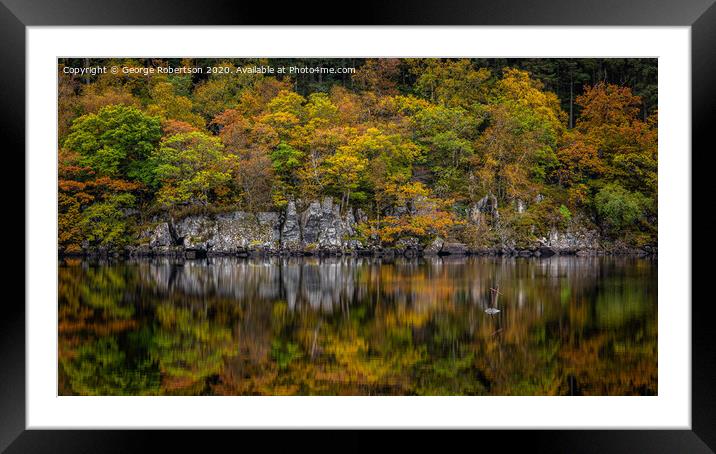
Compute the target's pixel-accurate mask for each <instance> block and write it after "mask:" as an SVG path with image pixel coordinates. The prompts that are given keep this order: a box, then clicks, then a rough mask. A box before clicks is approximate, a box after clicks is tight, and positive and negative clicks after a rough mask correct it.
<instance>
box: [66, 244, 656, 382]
mask: <svg viewBox="0 0 716 454" xmlns="http://www.w3.org/2000/svg"><path fill="white" fill-rule="evenodd" d="M490 309H497V310H499V312H496V313H493V314H491V313H490V312H495V311H491V310H490ZM656 393H657V262H656V261H655V260H650V259H636V258H613V257H593V258H581V257H552V258H547V259H514V258H505V259H503V258H484V257H468V258H447V257H446V258H431V259H427V258H426V259H412V260H408V259H404V260H403V259H396V260H393V261H385V260H383V261H381V260H380V259H373V258H357V259H356V258H330V259H318V258H265V259H233V258H210V259H205V260H194V261H184V262H181V261H176V260H170V259H155V260H145V261H137V262H104V263H97V262H85V261H79V260H67V261H63V262H61V263H60V268H59V394H61V395H65V394H83V395H114V394H130V395H147V394H148V395H164V394H189V395H206V394H218V395H254V394H268V395H283V394H300V395H313V394H327V395H357V394H360V395H364V394H370V395H385V394H398V395H415V394H418V395H579V394H584V395H587V394H597V395H645V394H646V395H650V394H656Z"/></svg>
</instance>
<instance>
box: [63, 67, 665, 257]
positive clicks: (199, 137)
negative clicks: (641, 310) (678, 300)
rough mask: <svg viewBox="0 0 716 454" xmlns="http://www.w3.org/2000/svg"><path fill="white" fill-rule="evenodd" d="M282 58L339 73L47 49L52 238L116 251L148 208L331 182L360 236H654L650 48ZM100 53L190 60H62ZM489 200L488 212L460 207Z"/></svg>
mask: <svg viewBox="0 0 716 454" xmlns="http://www.w3.org/2000/svg"><path fill="white" fill-rule="evenodd" d="M289 63H290V64H292V65H296V64H299V63H300V64H304V65H306V66H310V67H324V68H334V69H335V68H352V71H344V72H342V73H337V71H336V72H330V73H326V74H324V73H318V74H300V75H295V76H291V75H282V74H275V73H274V74H273V75H266V74H261V73H258V74H257V73H253V72H246V71H240V70H239V69H240V68H251V67H256V68H258V67H267V68H270V67H273V68H276V67H280V66H282V65H286V64H288V63H287V61H286V60H279V59H274V60H267V59H265V60H261V59H256V60H247V59H228V60H206V59H204V60H201V59H197V60H178V59H177V60H151V59H142V60H130V59H127V60H95V59H74V60H73V59H66V60H60V62H59V70H58V78H59V79H58V83H59V86H58V93H59V101H58V109H59V110H58V121H59V134H58V147H59V170H58V171H59V188H58V189H59V194H58V198H59V199H58V202H59V220H58V221H59V239H58V241H59V248H60V252H61V253H66V254H77V253H87V252H91V251H97V250H100V251H105V252H106V251H109V252H113V251H114V252H116V251H125V250H126V248H128V247H130V248H131V247H132V246H136V245H137V244H139V243H141V241H142V240H141V236H142V235H141V231H142V229H146V228H148V227H152V226H154V225H155V224H156V222H157V221H158V220H161V219H168V218H170V219H172V220H177V219H181V218H183V217H185V216H187V215H190V214H197V213H221V212H231V211H236V210H241V211H243V212H247V213H258V212H271V211H277V212H280V211H282V210H285V209H286V206H287V204H288V203H289V202H290V201H295V203H296V205H297V206H298V209H299V210H301V209H302V208H305V207H306V206H307V205H308V204H309V203H310V202H311V201H313V200H319V201H320V200H322V199H323V198H324V197H327V196H330V197H332V198H333V200H334V201H335V204H336V205H337V206H338V207H339V210H340V212H341V213H345V212H346V211H347V210H351V211H355V210H360V216H356V221H357V222H356V226H355V229H353V230H352V231H351V234H352V238H354V239H356V240H357V241H361V242H362V244H363V245H366V244H368V243H375V244H379V245H380V246H381V247H390V246H391V245H395V244H396V243H397V242H399V241H400V240H401V239H402V238H410V239H412V240H413V241H417V242H419V243H420V244H421V245H426V244H428V243H429V242H430V241H432V240H433V239H434V238H436V237H439V238H441V239H445V240H448V241H457V242H460V243H464V244H466V245H468V246H469V247H471V248H478V249H479V248H490V247H498V248H499V247H509V248H514V249H520V248H527V247H534V246H535V245H538V244H540V242H541V241H540V240H541V239H544V238H548V237H549V235H550V233H551V232H557V231H559V232H564V231H590V232H596V234H597V235H599V238H600V240H601V243H600V246H599V248H601V249H609V248H617V249H618V248H622V249H623V248H634V247H636V248H641V247H645V246H646V247H647V249H649V248H650V247H655V246H656V237H657V222H656V220H657V203H656V201H657V124H658V122H657V90H656V60H653V59H652V60H646V59H601V60H600V59H473V60H467V59H463V60H460V59H372V60H371V59H368V60H362V59H323V60H322V59H303V60H291V61H290V62H289ZM98 66H103V67H110V66H116V67H120V68H138V69H146V68H166V67H171V68H203V72H201V73H196V72H194V73H192V72H190V71H186V73H181V72H172V73H170V74H166V73H163V72H158V71H155V72H153V73H151V74H150V73H149V72H147V71H138V70H135V71H120V72H119V73H118V74H113V73H111V72H109V71H107V72H105V73H100V74H89V73H86V74H78V73H77V72H72V71H67V69H66V68H78V67H88V68H89V67H98ZM206 68H214V72H212V73H211V74H207V73H206V72H207V71H206ZM348 72H352V73H348ZM485 197H488V198H489V201H491V202H492V203H493V204H494V205H496V207H499V216H500V222H499V225H498V224H497V223H494V222H493V223H488V222H483V223H479V222H470V221H471V218H473V220H474V215H473V211H475V208H474V207H475V206H476V204H477V203H478V202H480V201H481V200H483V205H484V200H485ZM493 201H494V202H493ZM483 211H484V210H483ZM542 242H543V241H542Z"/></svg>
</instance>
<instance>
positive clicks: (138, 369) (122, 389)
mask: <svg viewBox="0 0 716 454" xmlns="http://www.w3.org/2000/svg"><path fill="white" fill-rule="evenodd" d="M61 364H62V367H63V371H64V373H65V374H67V376H68V377H69V381H70V383H71V386H72V389H73V391H74V392H75V393H77V394H80V395H92V396H115V395H120V396H145V395H156V394H159V391H160V380H159V370H158V368H157V367H156V365H155V364H154V363H153V361H151V360H150V359H149V358H146V357H145V358H132V359H130V358H128V356H127V354H126V353H125V351H124V350H122V349H120V347H119V345H118V343H117V340H116V339H115V338H113V337H109V338H102V339H99V340H97V341H96V342H94V343H89V344H86V345H84V346H82V347H80V349H79V351H78V353H77V359H75V360H73V361H61Z"/></svg>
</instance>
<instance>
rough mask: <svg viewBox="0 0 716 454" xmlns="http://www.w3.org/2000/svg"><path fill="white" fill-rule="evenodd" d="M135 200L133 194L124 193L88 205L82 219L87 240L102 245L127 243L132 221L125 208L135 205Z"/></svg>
mask: <svg viewBox="0 0 716 454" xmlns="http://www.w3.org/2000/svg"><path fill="white" fill-rule="evenodd" d="M134 202H135V198H134V196H133V195H132V194H129V193H122V194H117V195H113V196H110V197H108V198H107V199H105V200H104V201H102V202H97V203H94V204H92V205H90V206H89V207H87V209H85V210H84V212H83V213H82V220H81V226H82V230H83V231H84V232H85V237H86V238H87V240H88V241H90V243H92V244H95V245H100V246H120V245H122V244H125V243H126V242H127V240H128V233H129V232H130V221H129V220H128V219H127V216H126V215H125V214H124V211H123V210H125V209H127V208H129V207H131V206H133V205H134Z"/></svg>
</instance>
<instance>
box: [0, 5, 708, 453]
mask: <svg viewBox="0 0 716 454" xmlns="http://www.w3.org/2000/svg"><path fill="white" fill-rule="evenodd" d="M714 1H715V0H679V1H677V0H672V1H668V0H631V1H623V0H601V1H599V2H592V1H588V0H551V1H550V0H539V1H536V0H502V1H500V2H496V1H468V0H441V1H437V0H422V1H420V2H411V1H409V0H399V1H393V2H390V3H387V2H375V1H367V2H366V1H364V2H361V3H354V4H351V5H350V9H351V11H350V13H348V12H346V10H345V9H344V8H341V7H340V5H337V4H335V3H328V2H322V1H319V2H312V3H311V4H310V5H307V4H305V3H293V4H291V3H288V4H280V3H268V2H246V3H245V4H244V3H232V2H228V1H225V0H203V1H201V2H193V3H188V2H176V1H172V0H109V1H108V0H104V1H101V2H98V1H93V0H32V1H29V0H0V42H1V43H2V46H1V48H2V55H1V57H0V62H2V63H3V65H4V66H3V67H2V70H1V71H0V99H2V103H3V107H4V109H2V110H0V115H1V116H2V123H1V125H2V126H0V136H1V137H2V142H0V143H2V144H3V146H4V147H3V148H4V151H5V152H6V153H5V155H6V159H9V155H12V156H14V157H15V159H16V160H17V161H16V163H13V167H12V168H14V170H13V171H10V167H9V165H8V164H6V165H7V166H8V167H5V169H6V171H7V172H8V173H14V174H19V173H20V172H19V169H20V168H21V167H22V168H25V164H24V159H23V158H22V157H24V149H25V132H24V131H25V124H24V122H25V88H26V87H25V75H26V71H27V70H28V68H26V67H25V44H26V38H25V37H26V34H25V32H26V27H28V26H50V25H51V26H63V25H135V26H138V25H147V26H162V25H294V24H305V25H307V24H311V25H320V24H321V23H330V24H334V25H346V26H350V25H453V26H459V25H491V26H495V25H531V26H539V25H551V26H555V25H556V26H560V25H569V26H622V25H625V26H626V25H628V26H690V27H691V64H692V68H691V74H692V150H700V149H703V150H704V152H705V151H707V150H708V149H712V148H713V145H712V143H711V140H710V139H711V138H710V134H709V132H710V129H712V127H711V125H710V123H711V122H710V120H711V118H712V117H713V115H711V114H713V111H714V107H713V105H714V104H713V100H714V99H715V98H716V96H715V95H716V90H714V88H712V86H713V82H715V81H716V6H714ZM309 6H310V7H309ZM321 11H322V12H328V11H333V12H334V13H333V16H332V17H320V16H319V15H318V14H320V12H321ZM702 156H704V154H702V155H701V156H700V155H699V154H698V153H693V152H692V154H691V162H692V169H699V167H700V165H701V166H702V168H703V164H704V163H705V158H704V157H702ZM7 162H9V161H5V163H7ZM25 170H26V171H27V170H28V169H26V168H25ZM693 181H697V179H696V178H694V180H693ZM17 184H19V183H17ZM16 187H17V186H16ZM692 193H693V198H694V200H693V201H692V207H695V206H699V205H700V204H699V201H701V200H700V198H705V197H706V195H700V194H708V192H701V191H699V190H697V187H696V186H692ZM13 198H17V197H16V196H14V195H13ZM18 204H19V201H18ZM19 210H20V208H19V207H18V209H17V210H16V213H19ZM22 210H23V212H24V207H23V208H22ZM706 211H710V212H713V209H712V208H709V210H706ZM702 216H703V215H702ZM706 216H712V215H711V214H706ZM18 217H19V215H18ZM23 219H24V217H23ZM704 221H707V222H705V223H704V224H706V225H710V222H708V221H710V219H704ZM691 222H692V226H693V227H696V224H695V223H694V222H693V220H692V221H691ZM16 227H17V228H19V225H16ZM26 227H27V226H25V224H24V221H23V233H22V235H23V238H24V239H25V242H27V241H29V240H30V238H28V237H27V236H26V234H25V232H26ZM693 227H692V244H693V241H694V239H695V238H697V237H698V238H702V239H703V238H704V236H700V234H699V232H698V231H697V230H696V229H693ZM17 243H18V244H17V246H18V247H19V242H17ZM692 256H693V255H692ZM23 257H24V255H23ZM13 268H15V269H17V270H20V269H22V273H23V277H24V276H25V274H24V273H30V272H32V270H26V269H25V266H24V260H23V266H22V267H20V266H19V265H18V266H13ZM692 270H693V271H692V272H693V274H692V283H693V284H696V283H697V282H699V281H701V282H703V278H705V277H706V276H705V273H706V272H707V271H708V269H707V268H699V267H696V266H695V263H692ZM699 277H701V278H702V279H699ZM8 282H11V281H8ZM694 290H695V289H694ZM22 293H23V294H24V290H23V291H22ZM688 299H689V295H685V301H684V304H688V303H690V301H688ZM692 300H693V303H692V361H691V362H692V371H691V373H692V404H691V405H692V406H691V408H692V429H691V430H618V431H605V430H565V431H560V430H548V431H515V434H514V435H516V436H513V435H512V434H509V435H507V436H505V434H502V435H500V436H497V437H496V439H498V440H499V446H500V449H503V450H504V448H514V447H517V446H528V447H529V449H531V450H537V451H543V450H544V451H548V452H595V453H596V452H665V453H666V452H689V453H701V452H703V453H706V452H714V451H716V336H715V335H714V331H713V330H712V329H711V326H710V325H711V318H710V317H708V314H709V309H710V306H711V304H712V303H711V301H710V299H708V298H705V299H697V298H695V297H694V298H693V299H692ZM4 303H5V307H4V310H3V316H2V317H0V336H1V338H2V343H1V344H0V347H1V348H2V366H0V450H6V452H9V453H26V452H103V453H104V452H132V451H137V450H142V449H143V448H147V447H148V445H147V441H148V439H150V438H151V439H157V440H159V441H160V442H161V443H162V444H163V448H164V449H163V450H169V449H172V448H170V446H179V447H183V448H187V447H189V446H191V443H192V442H196V441H197V440H201V439H202V438H206V437H201V434H199V436H197V435H196V434H192V433H189V432H184V431H171V432H154V431H131V432H123V431H118V430H101V431H98V430H95V431H81V430H71V431H55V430H51V431H43V430H26V429H25V425H26V419H25V415H26V413H25V403H26V401H25V381H26V380H25V378H26V377H25V371H26V369H25V307H24V305H22V304H20V303H19V302H18V299H14V298H6V301H5V302H4ZM49 303H51V302H48V304H49ZM233 434H234V432H231V431H222V432H221V433H220V434H217V435H216V437H219V438H222V439H225V438H231V437H235V435H233ZM314 435H315V434H314ZM486 435H489V434H485V433H483V434H481V435H480V437H481V438H483V437H484V436H486ZM245 436H246V435H245V434H242V435H241V437H242V440H245ZM302 436H303V435H299V434H296V433H292V434H291V436H290V437H288V436H286V437H283V436H277V437H271V439H272V445H273V446H275V443H278V444H280V443H281V442H282V441H283V442H285V443H290V444H291V445H295V444H296V443H298V442H299V441H297V438H298V439H300V438H301V437H302ZM309 436H311V435H310V434H309ZM346 436H347V438H346ZM469 436H470V435H468V437H469ZM214 437H215V436H214V435H213V434H212V444H215V443H217V441H216V439H215V438H214ZM323 437H324V438H322V439H321V440H322V441H321V443H322V444H324V443H328V445H331V444H332V445H333V446H338V445H335V444H334V443H335V442H336V440H337V439H338V438H340V439H341V442H342V443H345V440H352V441H349V442H348V443H349V444H353V445H356V444H363V445H365V446H366V447H367V446H369V443H368V442H365V443H364V439H365V438H364V435H363V434H356V433H355V432H351V433H350V434H346V433H344V432H342V431H335V432H332V433H329V434H328V435H327V436H323ZM423 437H424V435H423V434H422V433H421V434H417V433H412V434H411V435H410V436H409V437H404V438H406V439H408V438H409V439H410V442H409V443H408V444H404V445H402V447H403V448H406V447H408V448H409V447H410V445H412V444H415V445H419V444H420V443H422V442H423ZM466 438H467V437H466ZM461 441H463V440H461ZM313 443H314V444H315V442H313ZM483 446H484V445H483ZM217 447H218V445H217Z"/></svg>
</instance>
